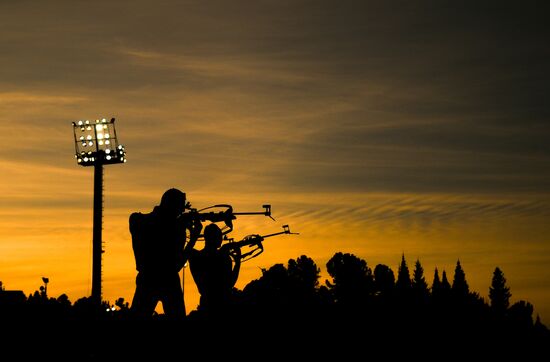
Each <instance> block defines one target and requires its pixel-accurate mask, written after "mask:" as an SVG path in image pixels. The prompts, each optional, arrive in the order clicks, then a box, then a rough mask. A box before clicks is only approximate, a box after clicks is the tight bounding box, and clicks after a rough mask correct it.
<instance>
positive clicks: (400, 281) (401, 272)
mask: <svg viewBox="0 0 550 362" xmlns="http://www.w3.org/2000/svg"><path fill="white" fill-rule="evenodd" d="M395 287H396V290H397V292H398V293H399V294H400V295H402V296H406V295H409V293H410V291H411V288H412V284H411V274H410V272H409V267H408V266H407V261H406V260H405V254H403V255H402V257H401V264H400V265H399V269H398V271H397V282H396V283H395Z"/></svg>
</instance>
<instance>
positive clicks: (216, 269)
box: [189, 223, 241, 318]
mask: <svg viewBox="0 0 550 362" xmlns="http://www.w3.org/2000/svg"><path fill="white" fill-rule="evenodd" d="M204 241H205V244H204V248H203V249H201V250H197V249H193V250H191V251H190V256H189V267H190V269H191V275H192V276H193V280H194V281H195V284H196V285H197V288H198V290H199V293H200V303H199V307H198V311H200V312H203V313H205V314H206V315H208V316H214V317H222V318H223V317H228V315H227V313H231V306H232V303H233V296H232V291H233V286H234V285H235V283H236V282H237V279H238V277H239V271H240V267H241V249H240V246H237V244H234V243H227V244H224V245H222V242H223V238H222V231H221V229H220V228H219V227H218V225H216V224H214V223H212V224H209V225H207V226H206V227H205V228H204Z"/></svg>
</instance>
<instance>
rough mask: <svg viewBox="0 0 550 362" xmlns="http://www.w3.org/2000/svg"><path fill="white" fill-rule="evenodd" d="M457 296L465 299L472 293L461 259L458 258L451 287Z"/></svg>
mask: <svg viewBox="0 0 550 362" xmlns="http://www.w3.org/2000/svg"><path fill="white" fill-rule="evenodd" d="M451 289H452V291H453V295H454V297H455V298H458V299H463V298H466V297H467V296H468V294H469V293H470V287H468V282H466V274H465V273H464V270H463V269H462V266H461V265H460V260H457V262H456V267H455V275H454V277H453V285H452V287H451Z"/></svg>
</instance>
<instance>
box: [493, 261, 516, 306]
mask: <svg viewBox="0 0 550 362" xmlns="http://www.w3.org/2000/svg"><path fill="white" fill-rule="evenodd" d="M511 296H512V293H510V288H509V287H508V286H506V278H504V273H503V272H502V270H500V268H499V267H496V268H495V271H494V272H493V280H492V281H491V287H490V288H489V299H490V301H491V309H492V310H493V311H495V312H496V313H498V314H504V313H505V312H506V310H507V309H508V307H509V306H510V297H511Z"/></svg>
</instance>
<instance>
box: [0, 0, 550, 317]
mask: <svg viewBox="0 0 550 362" xmlns="http://www.w3.org/2000/svg"><path fill="white" fill-rule="evenodd" d="M414 3H415V4H414V5H413V4H411V3H410V2H407V1H379V2H374V1H347V0H345V1H301V0H298V1H210V0H208V1H144V0H132V1H129V0H128V1H93V2H90V1H74V0H71V1H69V0H52V1H11V0H1V1H0V144H1V146H0V171H1V175H2V176H1V178H0V281H2V282H3V285H4V287H5V288H6V289H7V290H23V291H24V292H25V294H26V295H28V294H30V293H32V292H34V291H35V290H38V288H39V287H40V286H41V285H42V279H41V277H42V276H45V277H48V278H49V280H50V283H49V285H48V295H49V296H50V297H58V296H59V295H61V294H63V293H65V294H67V295H68V296H69V298H70V300H71V301H72V302H75V301H76V300H77V299H79V298H81V297H85V296H89V295H90V293H91V271H92V257H91V255H92V254H91V253H92V210H93V208H92V206H93V168H92V167H81V166H78V165H77V164H76V161H75V158H74V152H75V149H74V138H73V128H72V122H73V121H77V120H81V119H90V120H95V119H96V118H104V117H105V118H107V119H110V118H113V117H114V118H115V119H116V130H117V135H118V138H119V141H120V143H122V144H123V145H124V146H125V148H126V152H127V158H128V162H127V163H125V164H121V165H107V166H105V177H104V189H105V191H104V219H103V224H104V225H103V240H104V242H105V245H104V249H105V253H104V254H103V299H104V300H108V301H110V302H111V303H114V301H115V300H116V299H117V298H118V297H123V298H125V300H126V301H131V299H132V296H133V292H134V286H135V276H136V271H135V264H134V258H133V252H132V248H131V239H130V234H129V231H128V217H129V215H130V214H131V213H132V212H134V211H141V212H149V211H151V210H152V208H153V207H154V206H155V205H157V204H158V203H159V201H160V196H161V195H162V193H163V192H164V191H165V190H166V189H168V188H171V187H177V188H180V189H181V190H183V191H185V192H186V193H187V196H188V199H189V201H190V202H191V203H192V205H193V206H194V207H197V208H199V209H200V208H203V207H207V206H210V205H214V204H231V205H233V208H234V210H235V211H237V212H244V211H262V210H263V209H262V207H261V206H262V205H263V204H271V205H272V215H273V217H274V218H275V221H273V220H271V219H269V218H267V217H263V216H239V217H238V218H237V220H236V221H235V230H234V231H233V232H232V234H231V235H230V236H233V237H234V238H236V239H238V238H241V237H243V236H245V235H248V234H252V233H258V234H268V233H273V232H278V231H280V230H281V226H282V225H283V224H289V225H290V227H291V230H292V231H295V232H299V233H300V235H282V236H277V237H274V238H269V239H267V240H266V241H265V243H264V246H265V251H264V253H263V254H261V255H260V256H258V257H257V258H254V259H252V260H250V261H247V262H245V263H244V264H243V267H242V271H241V274H240V277H239V281H238V283H237V287H239V288H243V287H244V286H245V285H246V284H247V283H249V282H250V281H252V280H253V279H257V278H259V277H260V276H261V268H268V267H270V266H272V265H273V264H275V263H284V264H285V265H286V263H287V261H288V260H289V259H294V258H297V257H299V256H301V255H307V256H309V257H311V258H313V260H314V261H315V262H316V263H317V266H318V267H319V268H320V269H321V273H322V277H321V280H320V282H321V283H324V281H325V279H327V278H328V275H327V274H326V267H325V264H326V262H327V261H328V260H329V259H330V258H331V257H332V256H333V255H334V253H336V252H345V253H352V254H354V255H356V256H358V257H360V258H362V259H364V260H366V261H367V264H368V266H369V267H371V268H372V269H374V267H375V266H376V265H377V264H386V265H388V266H390V267H391V268H392V269H393V271H394V273H395V274H396V275H397V268H398V264H399V262H400V260H401V255H402V254H404V255H405V258H406V260H407V262H408V265H409V268H410V269H411V271H412V269H413V267H414V262H415V261H416V260H417V259H419V260H420V262H421V263H422V266H423V267H424V270H425V275H426V279H427V281H428V284H431V282H432V278H433V273H434V268H436V267H437V268H438V269H439V271H440V272H441V271H442V270H445V271H446V272H447V275H448V276H449V278H450V279H451V281H452V276H453V274H454V267H455V265H456V262H457V260H458V259H460V262H461V264H462V267H463V268H464V271H465V273H466V279H467V281H468V283H469V285H470V289H471V290H472V291H477V292H479V293H480V295H481V296H483V297H484V298H485V299H486V300H488V297H487V296H488V290H489V286H490V283H491V278H492V274H493V271H494V269H495V267H497V266H498V267H500V268H501V269H502V271H503V272H504V275H505V277H506V279H507V284H508V286H509V287H510V288H511V292H512V298H511V302H512V303H514V302H516V301H518V300H526V301H529V302H530V303H532V304H533V305H534V307H535V315H536V314H539V315H540V317H541V319H542V321H543V323H546V324H547V323H548V322H549V321H550V268H549V265H550V253H549V252H550V223H548V218H549V215H550V193H549V191H550V188H549V186H550V168H549V161H550V148H549V144H550V143H549V141H548V138H549V135H550V126H549V123H548V121H549V117H550V106H549V104H550V102H549V100H548V94H550V92H549V90H550V89H549V84H550V71H549V68H548V64H549V61H550V59H549V58H550V52H549V49H550V48H549V47H548V43H547V42H548V35H549V31H548V30H549V23H548V21H547V19H546V14H545V13H544V12H542V11H540V9H538V8H537V7H536V6H535V5H533V4H535V3H531V2H529V1H527V2H518V3H515V4H514V6H508V5H501V4H497V5H494V6H489V5H484V4H479V3H478V2H469V1H467V2H460V3H454V2H440V1H420V2H414ZM184 280H185V301H186V306H187V310H188V311H190V310H192V309H194V308H195V307H196V305H197V303H198V296H197V291H196V288H195V285H194V284H193V282H192V280H191V277H190V274H189V270H185V275H184Z"/></svg>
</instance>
